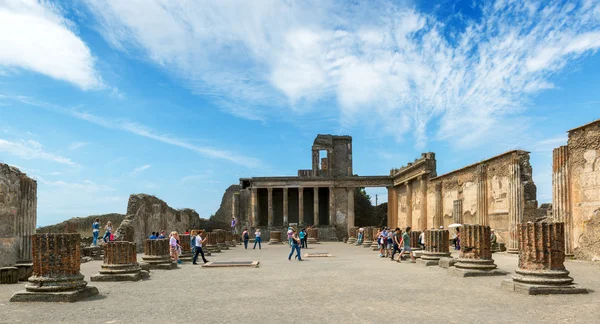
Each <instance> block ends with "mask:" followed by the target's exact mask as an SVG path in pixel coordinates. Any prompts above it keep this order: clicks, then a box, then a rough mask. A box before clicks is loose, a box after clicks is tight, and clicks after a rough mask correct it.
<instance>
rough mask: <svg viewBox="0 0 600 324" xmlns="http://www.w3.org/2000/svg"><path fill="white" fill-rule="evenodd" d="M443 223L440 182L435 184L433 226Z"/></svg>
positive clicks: (442, 201)
mask: <svg viewBox="0 0 600 324" xmlns="http://www.w3.org/2000/svg"><path fill="white" fill-rule="evenodd" d="M443 225H444V200H443V196H442V182H441V181H440V182H436V184H435V215H434V216H433V228H440V226H443Z"/></svg>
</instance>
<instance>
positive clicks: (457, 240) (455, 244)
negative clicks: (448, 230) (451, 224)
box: [454, 227, 460, 250]
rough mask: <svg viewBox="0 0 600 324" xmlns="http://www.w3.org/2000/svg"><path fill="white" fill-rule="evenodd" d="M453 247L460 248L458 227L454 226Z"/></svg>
mask: <svg viewBox="0 0 600 324" xmlns="http://www.w3.org/2000/svg"><path fill="white" fill-rule="evenodd" d="M454 249H455V250H460V227H457V228H456V239H455V241H454Z"/></svg>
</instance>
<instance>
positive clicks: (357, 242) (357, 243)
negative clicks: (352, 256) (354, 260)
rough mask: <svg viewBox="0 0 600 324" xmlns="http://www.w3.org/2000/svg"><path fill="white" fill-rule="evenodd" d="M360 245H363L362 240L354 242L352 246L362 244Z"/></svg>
mask: <svg viewBox="0 0 600 324" xmlns="http://www.w3.org/2000/svg"><path fill="white" fill-rule="evenodd" d="M362 245H363V242H362V241H361V242H359V241H356V243H355V244H354V246H362Z"/></svg>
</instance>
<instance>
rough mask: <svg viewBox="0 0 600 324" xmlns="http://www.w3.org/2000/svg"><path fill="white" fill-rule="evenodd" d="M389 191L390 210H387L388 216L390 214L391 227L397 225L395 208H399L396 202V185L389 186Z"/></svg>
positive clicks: (389, 223)
mask: <svg viewBox="0 0 600 324" xmlns="http://www.w3.org/2000/svg"><path fill="white" fill-rule="evenodd" d="M387 192H388V210H387V216H388V226H389V227H396V220H395V217H394V210H397V209H398V206H397V204H396V198H397V195H396V190H394V187H387Z"/></svg>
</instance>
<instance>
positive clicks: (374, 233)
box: [371, 227, 379, 251]
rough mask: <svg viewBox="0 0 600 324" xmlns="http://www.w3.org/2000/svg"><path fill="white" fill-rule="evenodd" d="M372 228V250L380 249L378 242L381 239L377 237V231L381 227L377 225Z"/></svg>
mask: <svg viewBox="0 0 600 324" xmlns="http://www.w3.org/2000/svg"><path fill="white" fill-rule="evenodd" d="M371 230H372V235H373V243H371V250H373V251H379V245H378V244H377V240H378V239H379V238H378V237H377V233H378V232H379V229H378V228H377V227H373V228H372V229H371Z"/></svg>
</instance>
